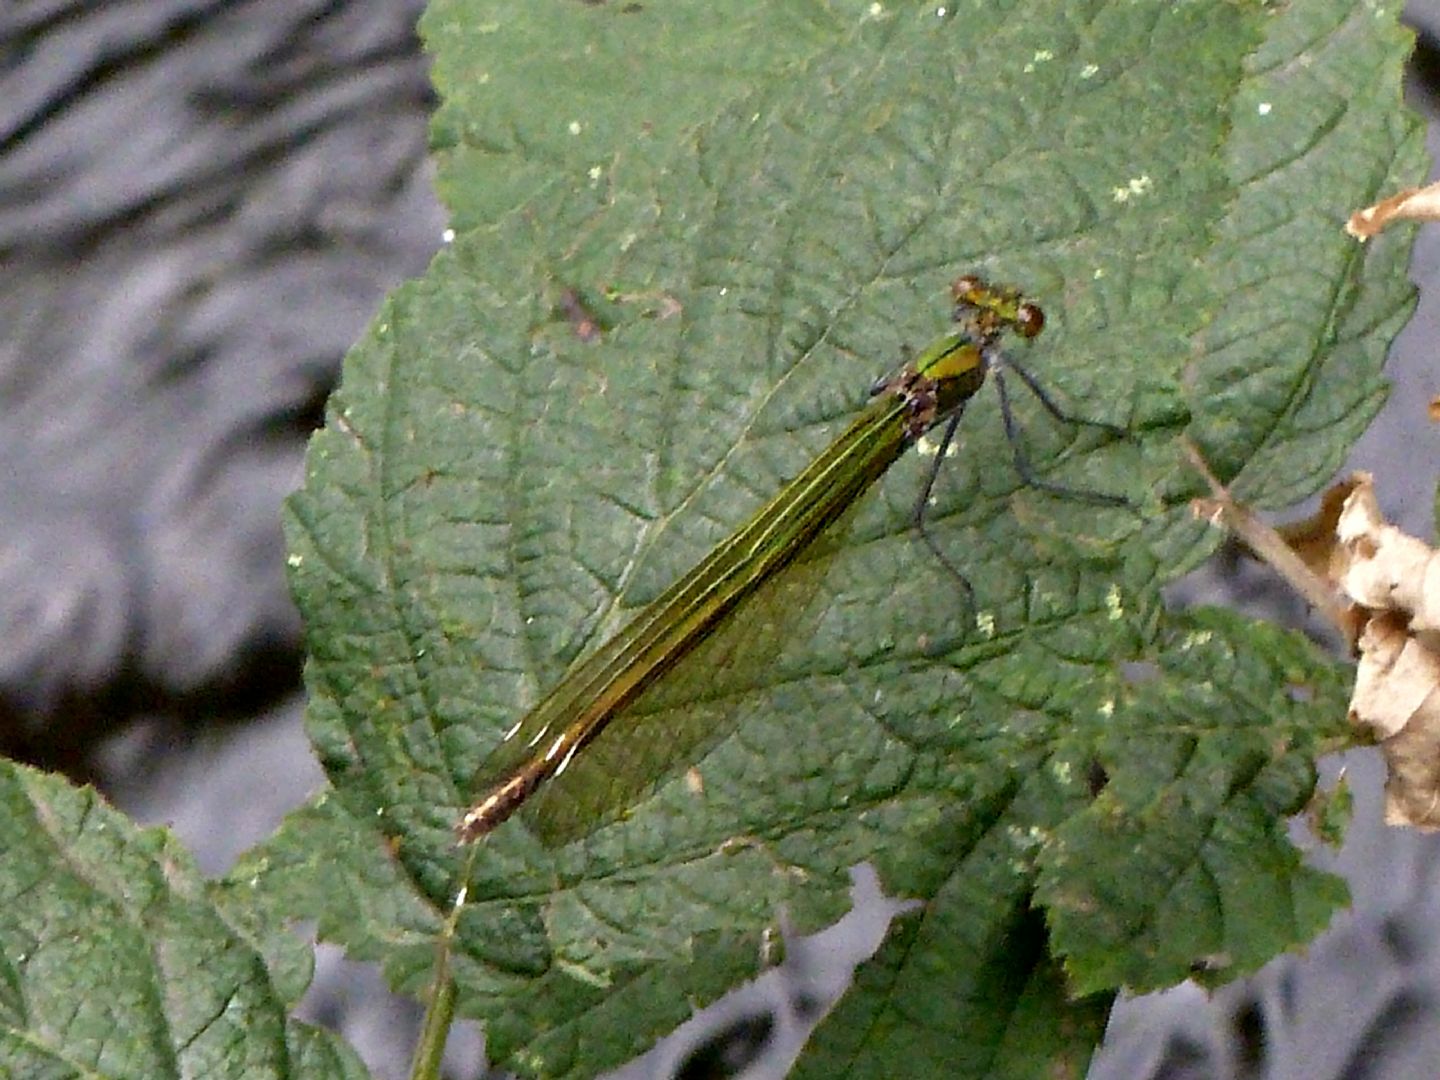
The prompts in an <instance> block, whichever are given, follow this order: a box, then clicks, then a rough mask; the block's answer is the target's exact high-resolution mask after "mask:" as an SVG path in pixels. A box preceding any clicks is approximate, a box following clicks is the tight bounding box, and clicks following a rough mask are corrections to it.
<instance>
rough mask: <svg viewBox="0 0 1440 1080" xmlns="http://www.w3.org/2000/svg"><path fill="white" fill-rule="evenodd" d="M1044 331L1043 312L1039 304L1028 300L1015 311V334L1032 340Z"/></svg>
mask: <svg viewBox="0 0 1440 1080" xmlns="http://www.w3.org/2000/svg"><path fill="white" fill-rule="evenodd" d="M1043 329H1045V312H1043V311H1041V310H1040V305H1039V304H1032V303H1030V302H1029V301H1028V300H1027V301H1025V302H1024V303H1023V304H1021V305H1020V306H1019V307H1018V308H1016V309H1015V332H1016V333H1017V334H1019V335H1020V336H1021V337H1027V338H1032V337H1034V336H1035V335H1036V334H1038V333H1040V331H1041V330H1043Z"/></svg>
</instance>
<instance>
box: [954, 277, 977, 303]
mask: <svg viewBox="0 0 1440 1080" xmlns="http://www.w3.org/2000/svg"><path fill="white" fill-rule="evenodd" d="M983 288H985V282H983V281H981V280H980V279H979V278H978V277H976V276H975V275H974V274H964V275H962V276H961V277H958V278H956V279H955V280H954V281H953V282H951V283H950V296H951V297H952V298H953V299H954V301H955V302H956V303H957V304H973V303H974V302H975V294H976V293H978V292H979V291H980V290H982V289H983Z"/></svg>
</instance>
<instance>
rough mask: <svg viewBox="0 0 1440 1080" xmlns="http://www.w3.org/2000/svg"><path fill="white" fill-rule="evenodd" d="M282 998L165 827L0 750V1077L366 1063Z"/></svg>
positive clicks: (346, 1067) (149, 1074)
mask: <svg viewBox="0 0 1440 1080" xmlns="http://www.w3.org/2000/svg"><path fill="white" fill-rule="evenodd" d="M290 948H291V951H292V952H293V951H297V950H298V951H301V952H303V953H304V954H306V955H308V950H306V949H305V948H304V945H303V943H302V942H299V941H298V940H297V941H295V942H293V944H292V945H291V947H290ZM276 951H277V952H278V951H279V949H278V946H277V950H276ZM293 1004H294V1001H293V999H292V998H291V997H290V996H289V995H287V994H284V993H282V992H281V991H279V990H278V989H277V988H276V985H275V984H274V983H273V982H272V979H271V976H270V973H269V971H268V970H267V966H266V963H265V958H264V955H263V954H262V952H261V951H259V950H258V949H257V948H256V946H255V944H254V943H253V941H252V940H251V939H250V938H249V937H248V936H247V935H246V934H244V933H241V932H238V931H237V930H236V929H235V928H234V927H233V926H231V925H230V924H228V923H227V922H226V920H225V918H224V917H223V916H222V913H221V912H220V911H219V910H217V908H216V907H215V906H214V905H213V903H212V902H211V899H210V897H209V896H208V895H207V890H206V886H205V884H204V882H203V881H202V880H201V879H200V877H199V874H198V873H197V872H196V870H195V867H194V866H193V864H192V863H191V860H190V858H189V856H188V855H187V854H186V853H185V851H184V849H183V848H181V847H180V845H179V844H177V843H176V842H175V841H174V840H173V838H171V837H170V836H169V835H168V834H167V833H166V832H164V831H163V830H160V829H137V828H135V826H134V825H132V824H131V823H130V822H129V821H128V820H127V819H126V818H125V817H124V815H122V814H119V813H117V812H115V811H114V810H111V809H110V808H109V807H107V806H105V805H104V804H103V803H101V802H100V801H99V799H98V798H97V797H96V795H95V793H94V792H93V791H90V790H89V789H84V790H77V789H75V788H71V787H69V786H67V785H66V784H65V783H64V782H63V781H62V780H60V779H58V778H56V777H50V776H44V775H42V774H39V773H36V772H33V771H32V770H29V769H26V768H23V767H21V766H18V765H14V764H10V763H6V762H0V1075H4V1076H16V1077H26V1078H33V1080H41V1078H45V1080H50V1078H55V1080H58V1078H61V1077H86V1078H92V1080H98V1078H101V1077H115V1078H120V1077H144V1078H146V1080H162V1078H164V1077H172V1076H173V1077H181V1076H187V1077H189V1076H204V1077H216V1078H223V1077H236V1078H244V1080H256V1078H263V1077H270V1076H273V1077H287V1078H293V1077H339V1078H351V1080H360V1078H361V1077H364V1076H366V1075H367V1074H366V1072H365V1069H364V1067H363V1066H362V1065H361V1064H360V1063H359V1061H358V1060H357V1059H356V1058H355V1056H354V1054H353V1053H351V1052H350V1050H349V1049H348V1048H346V1047H345V1046H344V1044H343V1043H341V1042H340V1041H339V1040H338V1039H336V1038H335V1037H334V1036H333V1035H331V1034H329V1033H327V1032H322V1031H318V1030H316V1029H314V1028H311V1027H309V1026H307V1025H305V1024H301V1023H298V1022H296V1021H293V1020H288V1019H287V1018H286V1011H287V1009H288V1008H289V1007H290V1006H292V1005H293Z"/></svg>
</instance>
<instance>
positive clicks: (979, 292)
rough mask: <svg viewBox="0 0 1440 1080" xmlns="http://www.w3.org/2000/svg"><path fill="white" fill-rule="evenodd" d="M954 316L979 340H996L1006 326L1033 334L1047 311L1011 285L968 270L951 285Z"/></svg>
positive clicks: (1027, 335)
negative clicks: (1042, 309)
mask: <svg viewBox="0 0 1440 1080" xmlns="http://www.w3.org/2000/svg"><path fill="white" fill-rule="evenodd" d="M950 295H951V296H952V297H953V298H954V300H955V313H954V320H955V322H957V323H960V324H961V325H962V326H964V328H965V330H966V331H967V332H968V333H969V334H970V335H971V336H972V337H973V338H974V339H975V341H976V342H977V343H979V344H987V343H990V342H994V341H996V340H997V339H998V338H999V337H1000V335H1001V334H1003V333H1004V332H1005V331H1006V330H1013V331H1014V332H1015V333H1017V334H1019V335H1020V336H1021V337H1024V338H1033V337H1035V336H1036V335H1037V334H1039V333H1040V331H1041V330H1042V329H1044V327H1045V313H1044V312H1043V311H1041V310H1040V306H1039V305H1038V304H1035V303H1033V302H1031V301H1029V300H1027V299H1025V297H1024V296H1023V295H1022V294H1021V292H1020V290H1019V289H1017V288H1015V287H1014V286H1011V285H995V284H993V283H991V282H989V281H986V280H985V279H984V278H982V277H980V276H978V275H976V274H964V275H962V276H960V277H958V278H956V279H955V280H954V282H952V283H951V285H950Z"/></svg>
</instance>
